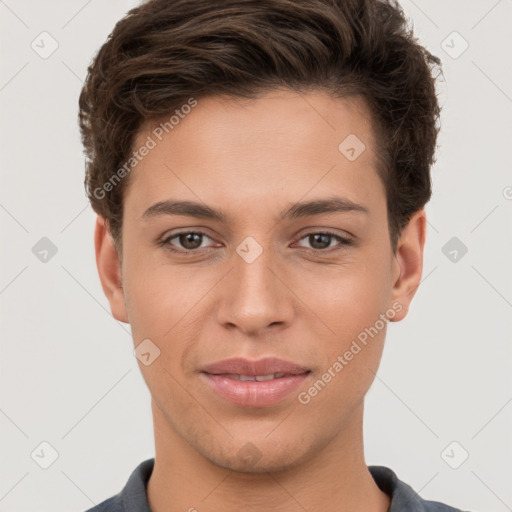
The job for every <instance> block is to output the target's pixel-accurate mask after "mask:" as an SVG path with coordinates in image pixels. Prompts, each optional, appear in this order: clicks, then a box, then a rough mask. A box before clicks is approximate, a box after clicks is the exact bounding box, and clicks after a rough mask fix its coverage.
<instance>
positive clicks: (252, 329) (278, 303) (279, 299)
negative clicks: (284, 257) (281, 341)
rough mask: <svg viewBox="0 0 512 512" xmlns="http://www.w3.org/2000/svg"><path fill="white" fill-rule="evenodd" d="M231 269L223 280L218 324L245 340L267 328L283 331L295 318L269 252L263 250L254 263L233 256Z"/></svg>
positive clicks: (282, 274) (279, 268)
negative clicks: (246, 337) (241, 334)
mask: <svg viewBox="0 0 512 512" xmlns="http://www.w3.org/2000/svg"><path fill="white" fill-rule="evenodd" d="M233 265H234V268H233V269H232V270H231V271H230V272H229V273H228V274H227V276H226V277H225V279H224V280H223V292H222V300H221V304H220V306H219V309H218V321H219V323H220V324H221V325H223V326H224V327H228V328H231V329H234V328H237V329H239V330H240V331H241V332H243V333H244V334H245V335H247V336H258V335H262V334H264V331H265V330H266V329H268V328H270V327H273V328H277V327H279V326H280V327H281V328H283V327H285V326H289V325H290V324H291V322H292V319H293V315H294V312H295V310H294V307H293V300H294V295H293V293H292V291H291V290H290V289H289V287H288V286H287V284H286V281H287V276H286V275H285V272H284V270H283V267H282V265H279V264H278V262H277V258H276V257H275V256H274V255H273V253H272V250H271V249H269V248H265V249H264V250H263V252H262V253H261V254H260V255H259V256H258V257H257V258H256V259H255V260H254V261H251V260H250V259H249V260H246V259H244V258H243V257H241V256H240V255H239V254H238V253H235V254H234V256H233Z"/></svg>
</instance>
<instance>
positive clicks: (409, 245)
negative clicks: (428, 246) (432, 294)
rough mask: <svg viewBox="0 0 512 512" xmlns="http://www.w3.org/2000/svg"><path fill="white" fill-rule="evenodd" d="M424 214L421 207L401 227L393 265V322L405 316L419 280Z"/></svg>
mask: <svg viewBox="0 0 512 512" xmlns="http://www.w3.org/2000/svg"><path fill="white" fill-rule="evenodd" d="M425 231H426V215H425V211H424V210H423V209H421V210H419V211H417V212H416V213H415V214H414V215H412V216H411V218H410V220H409V222H408V223H407V225H406V226H405V227H404V228H403V229H402V232H401V234H400V238H399V240H398V244H397V249H396V255H395V259H394V263H393V265H395V268H396V270H395V272H396V273H398V274H399V277H398V278H397V279H395V283H394V285H393V289H392V293H391V298H392V301H391V303H392V305H394V306H393V307H394V309H395V311H397V313H396V315H395V316H394V317H393V318H392V319H390V320H391V321H393V322H398V321H400V320H403V319H404V318H405V317H406V316H407V312H408V311H409V307H410V304H411V302H412V299H413V297H414V295H415V294H416V291H417V289H418V286H419V284H420V281H421V274H422V271H423V248H424V246H425Z"/></svg>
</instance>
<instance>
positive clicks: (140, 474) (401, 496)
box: [86, 458, 462, 512]
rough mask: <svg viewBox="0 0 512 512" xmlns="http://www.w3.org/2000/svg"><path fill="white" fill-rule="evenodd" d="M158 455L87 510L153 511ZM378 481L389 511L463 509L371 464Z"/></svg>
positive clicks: (442, 511) (425, 511)
mask: <svg viewBox="0 0 512 512" xmlns="http://www.w3.org/2000/svg"><path fill="white" fill-rule="evenodd" d="M154 463H155V459H154V458H153V459H148V460H145V461H144V462H141V463H140V464H139V465H138V466H137V467H136V468H135V470H134V471H133V473H132V474H131V475H130V478H129V479H128V482H127V483H126V485H125V486H124V488H123V490H122V491H121V492H120V493H118V494H116V495H115V496H112V497H111V498H109V499H107V500H105V501H103V502H102V503H100V504H99V505H96V506H95V507H93V508H91V509H89V510H87V511H86V512H151V509H150V508H149V504H148V497H147V494H146V484H147V482H148V480H149V477H150V476H151V472H152V471H153V465H154ZM368 470H369V471H370V473H371V475H372V477H373V479H374V480H375V483H376V484H377V485H378V486H379V488H380V489H381V490H382V491H384V492H385V493H387V494H389V496H390V497H391V506H390V508H389V511H388V512H462V511H461V510H460V509H458V508H453V507H450V506H448V505H445V504H444V503H440V502H438V501H427V500H424V499H422V498H421V497H420V496H419V494H417V493H416V492H414V490H413V489H412V488H411V487H410V486H409V485H407V484H406V483H405V482H402V481H401V480H399V479H398V477H397V476H396V474H395V473H394V472H393V471H392V470H391V469H389V468H387V467H385V466H368Z"/></svg>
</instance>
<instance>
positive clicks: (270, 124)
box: [125, 89, 384, 213]
mask: <svg viewBox="0 0 512 512" xmlns="http://www.w3.org/2000/svg"><path fill="white" fill-rule="evenodd" d="M144 145H148V146H151V149H150V150H149V151H147V152H145V153H146V155H145V156H144V157H143V158H141V159H140V161H138V163H137V165H136V166H135V167H134V169H133V170H132V171H131V173H130V179H129V186H128V190H127V191H126V194H125V201H126V202H128V201H130V203H131V205H132V206H133V207H135V208H137V210H138V211H141V213H142V209H146V208H147V207H148V206H150V205H151V204H153V203H156V202H158V201H162V200H166V199H167V196H172V197H176V196H178V197H180V198H182V199H187V198H188V199H190V200H194V201H198V200H201V201H205V202H208V204H211V203H212V201H213V202H215V203H217V204H219V203H222V205H223V207H224V209H225V210H226V209H229V208H230V207H231V206H232V207H233V208H237V209H245V208H247V207H248V206H249V204H250V205H251V206H254V207H256V206H257V205H260V206H262V207H263V206H268V205H270V204H274V205H276V207H277V208H278V209H279V210H281V207H282V204H283V202H284V203H289V202H294V201H298V200H300V199H301V198H303V197H305V196H306V195H308V196H310V198H314V197H316V196H318V195H321V194H325V193H327V192H328V193H329V194H330V195H332V192H336V193H337V195H342V196H344V197H346V198H347V199H349V200H352V201H354V202H358V203H361V202H363V203H364V202H368V201H370V202H371V201H374V200H375V199H376V198H375V197H372V196H375V194H380V195H382V194H383V193H384V190H383V187H382V183H381V182H380V178H379V177H378V174H377V172H376V166H377V158H376V154H375V150H374V148H375V142H374V135H373V130H372V124H371V117H370V113H369V111H368V109H367V107H366V104H365V103H364V102H363V101H362V100H361V99H359V98H351V99H340V98H333V97H332V96H330V95H328V94H326V93H323V92H312V93H308V94H304V93H298V92H295V91H291V90H287V89H285V90H275V91H273V92H271V93H268V94H265V95H262V96H260V97H258V98H255V99H245V98H243V99H240V98H233V97H221V96H214V97H208V98H204V99H198V100H197V103H196V104H195V106H194V107H193V108H184V109H183V110H180V109H179V108H178V112H175V113H170V115H166V116H163V117H162V118H160V119H158V120H157V121H152V122H151V123H146V124H145V125H144V126H143V127H142V128H141V130H140V131H139V133H138V135H137V137H136V140H135V143H134V150H137V149H139V148H141V147H143V146H144ZM381 199H382V198H381ZM210 200H212V201H210ZM277 203H279V204H277Z"/></svg>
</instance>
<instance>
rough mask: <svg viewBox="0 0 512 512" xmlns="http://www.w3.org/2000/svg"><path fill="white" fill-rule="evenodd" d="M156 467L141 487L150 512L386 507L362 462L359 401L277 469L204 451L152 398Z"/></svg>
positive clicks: (376, 511) (379, 511) (370, 510)
mask: <svg viewBox="0 0 512 512" xmlns="http://www.w3.org/2000/svg"><path fill="white" fill-rule="evenodd" d="M152 408H153V420H154V431H155V453H156V455H155V465H154V468H153V472H152V474H151V477H150V479H149V482H148V485H147V494H148V501H149V505H150V508H151V510H152V512H178V511H181V512H182V511H184V510H188V511H191V512H194V510H197V511H198V512H201V511H202V510H212V511H220V510H222V511H230V510H240V509H246V510H251V509H253V510H266V511H269V512H291V511H295V510H323V511H325V512H331V511H332V512H349V511H351V512H355V511H361V512H363V511H365V512H387V511H388V509H389V506H390V498H389V496H388V495H387V494H386V493H384V492H383V491H381V490H380V489H379V488H378V486H377V484H376V483H375V481H374V480H373V477H372V476H371V474H370V472H369V470H368V467H367V466H366V463H365V461H364V448H363V434H362V433H363V428H362V419H363V403H361V404H360V406H358V407H357V408H356V410H355V411H354V413H353V414H352V416H351V417H350V419H349V420H348V421H347V423H346V425H345V426H344V428H343V429H342V430H341V431H340V432H339V433H338V435H336V437H335V438H334V439H332V440H331V441H330V442H328V443H326V444H325V445H324V446H323V448H322V449H321V450H317V451H315V453H314V455H312V456H310V457H309V458H308V459H306V460H304V461H303V462H302V463H300V464H297V465H295V466H293V467H288V468H285V469H283V470H280V471H266V472H259V473H242V472H238V471H233V470H231V469H229V468H225V467H221V466H219V465H217V464H214V463H213V462H212V461H211V460H209V459H207V458H206V457H204V456H203V455H202V454H201V453H199V452H198V451H197V450H196V449H195V448H193V447H192V446H191V445H190V444H189V443H187V442H186V441H185V440H184V439H183V437H181V436H180V435H179V434H178V433H177V432H176V431H175V430H174V429H173V428H172V425H171V424H170V423H169V422H168V421H167V420H166V419H165V417H164V416H163V414H162V412H161V411H160V409H159V408H158V407H157V406H155V404H154V403H152Z"/></svg>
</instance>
